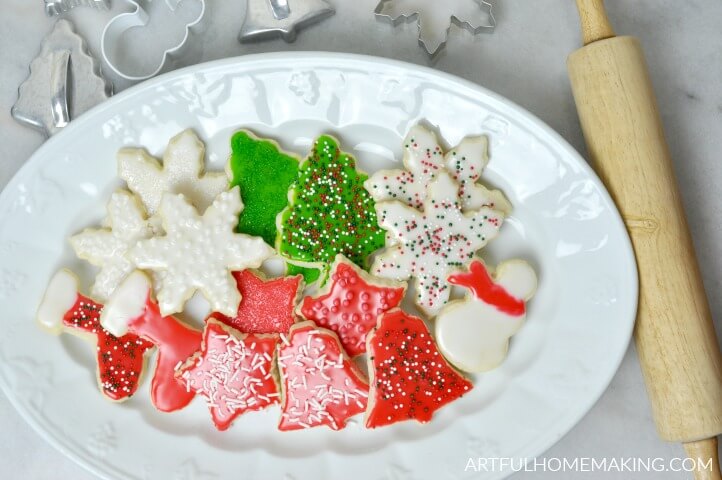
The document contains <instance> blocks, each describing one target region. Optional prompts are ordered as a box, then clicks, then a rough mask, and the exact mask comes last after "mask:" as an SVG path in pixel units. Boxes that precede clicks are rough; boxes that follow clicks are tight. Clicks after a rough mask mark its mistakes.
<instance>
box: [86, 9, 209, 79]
mask: <svg viewBox="0 0 722 480" xmlns="http://www.w3.org/2000/svg"><path fill="white" fill-rule="evenodd" d="M126 1H127V2H128V3H129V4H130V5H131V6H132V7H133V10H132V11H130V12H126V13H121V14H120V15H117V16H115V17H113V18H112V19H111V20H110V21H109V22H108V24H107V25H106V26H105V28H104V29H103V34H102V37H101V41H100V51H101V55H102V56H103V60H104V61H105V63H106V64H107V65H108V67H110V69H111V70H113V72H115V73H116V74H118V75H119V76H120V77H122V78H124V79H126V80H130V81H133V82H138V81H141V80H147V79H149V78H151V77H154V76H156V75H158V74H159V73H162V72H165V71H168V70H171V69H172V63H173V62H174V61H176V60H178V59H180V58H181V57H182V56H183V55H184V54H185V53H186V52H187V51H188V45H189V40H190V39H191V37H192V36H194V35H196V34H199V33H201V32H202V31H203V29H204V28H205V22H204V20H205V19H206V18H207V15H206V0H163V1H162V2H161V1H160V0H156V2H157V4H164V6H165V7H166V8H167V9H168V13H169V14H171V15H172V14H176V13H177V12H178V8H179V6H180V5H181V4H182V3H184V2H191V1H195V2H197V3H198V4H199V5H200V11H199V12H198V15H197V16H196V17H195V18H194V19H193V20H192V21H190V22H189V23H186V24H185V32H184V35H183V38H182V39H181V40H180V41H179V42H178V43H176V44H175V45H172V46H171V47H170V48H168V49H166V50H165V51H164V52H163V55H162V57H161V60H160V62H159V64H158V65H157V66H156V67H155V68H154V69H153V70H152V71H151V72H148V73H145V72H144V73H131V72H132V70H133V66H132V65H131V62H130V61H129V60H128V59H126V58H122V56H121V55H119V54H118V51H117V50H118V46H119V45H121V44H122V43H123V37H124V34H125V33H126V32H128V31H129V30H131V29H133V28H135V27H146V26H148V24H149V23H150V21H151V9H150V8H149V7H150V4H151V2H152V1H153V0H126ZM154 8H157V7H154Z"/></svg>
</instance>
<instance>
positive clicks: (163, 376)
mask: <svg viewBox="0 0 722 480" xmlns="http://www.w3.org/2000/svg"><path fill="white" fill-rule="evenodd" d="M100 322H101V324H102V325H103V327H104V328H106V329H107V330H108V331H109V332H111V333H112V334H113V335H125V334H126V333H127V332H130V333H133V334H135V335H139V336H141V337H143V338H144V339H146V340H148V341H150V342H152V343H153V344H154V345H155V346H157V347H158V356H157V360H156V366H155V373H154V374H153V381H152V383H151V400H152V401H153V405H155V407H156V408H157V409H158V410H160V411H161V412H173V411H175V410H180V409H181V408H184V407H185V406H187V405H188V404H189V403H190V402H191V400H193V397H194V396H195V392H194V391H189V390H187V389H186V388H185V387H184V386H183V385H181V384H180V383H179V382H178V381H176V379H175V369H176V367H178V366H179V365H180V364H181V363H182V362H184V361H186V360H187V359H188V357H190V356H192V355H193V354H194V353H195V352H196V351H198V350H199V349H200V348H201V339H202V335H201V332H200V331H198V330H195V329H193V328H191V327H189V326H188V325H185V324H184V323H182V322H181V321H180V320H178V319H176V318H175V317H167V316H166V317H164V316H163V315H161V313H160V310H159V308H158V304H157V303H155V301H154V300H153V297H152V289H151V283H150V279H149V278H148V277H147V276H146V275H145V274H144V273H142V272H140V271H135V272H133V273H131V274H130V275H129V276H128V278H126V279H125V281H124V282H123V283H122V284H121V285H120V286H119V287H118V288H117V290H116V291H115V293H113V295H112V296H111V298H110V300H109V301H108V303H107V305H106V306H105V309H104V310H103V313H102V315H101V316H100Z"/></svg>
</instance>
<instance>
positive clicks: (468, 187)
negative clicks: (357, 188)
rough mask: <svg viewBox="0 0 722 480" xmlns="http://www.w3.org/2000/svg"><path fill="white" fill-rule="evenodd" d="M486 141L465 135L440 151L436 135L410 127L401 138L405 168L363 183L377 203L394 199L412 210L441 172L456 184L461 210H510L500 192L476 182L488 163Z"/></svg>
mask: <svg viewBox="0 0 722 480" xmlns="http://www.w3.org/2000/svg"><path fill="white" fill-rule="evenodd" d="M488 152H489V140H488V139H487V137H486V136H485V135H479V136H473V137H466V138H464V139H463V140H462V141H461V143H460V144H459V145H458V146H456V147H454V148H452V149H451V150H450V151H449V152H447V153H444V151H443V149H442V148H441V145H439V141H438V140H437V138H436V135H435V134H434V133H433V132H432V131H431V130H428V129H427V128H424V127H422V126H421V125H416V126H414V127H412V128H411V130H410V131H409V133H408V135H407V136H406V139H405V140H404V157H403V163H404V167H405V170H381V171H378V172H376V173H375V174H373V175H372V176H371V178H369V179H368V180H366V182H365V183H364V186H365V187H366V189H367V190H368V191H369V193H371V196H372V197H374V200H376V201H377V202H384V201H390V200H397V201H400V202H403V203H405V204H407V205H408V206H410V207H414V208H416V209H419V210H421V209H423V208H424V201H425V200H426V194H427V191H428V188H429V184H430V183H431V182H432V181H434V179H436V176H437V175H438V174H439V173H440V172H443V171H446V172H448V173H449V174H450V175H451V176H452V178H453V179H454V180H455V181H457V182H458V183H459V192H458V194H459V203H460V204H461V208H462V210H464V211H465V212H468V211H473V210H478V209H480V208H482V207H489V208H493V209H495V210H499V211H501V212H503V213H504V214H505V215H509V214H510V213H511V210H512V207H511V204H510V203H509V201H508V200H507V199H506V197H504V194H503V193H501V192H500V191H498V190H490V189H488V188H486V187H485V186H484V185H481V184H480V183H477V182H478V181H479V179H480V178H481V174H482V172H483V171H484V168H486V165H487V164H488V163H489V153H488Z"/></svg>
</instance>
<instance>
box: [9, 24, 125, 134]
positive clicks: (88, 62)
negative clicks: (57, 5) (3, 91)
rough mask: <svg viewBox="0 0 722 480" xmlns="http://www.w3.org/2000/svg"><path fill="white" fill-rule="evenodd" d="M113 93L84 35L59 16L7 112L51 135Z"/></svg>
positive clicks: (21, 121)
mask: <svg viewBox="0 0 722 480" xmlns="http://www.w3.org/2000/svg"><path fill="white" fill-rule="evenodd" d="M112 93H113V87H112V85H111V84H110V83H108V82H107V81H106V80H105V79H104V78H103V76H102V74H101V72H100V65H99V64H98V62H97V61H96V60H95V58H93V57H92V56H91V54H90V52H89V51H88V48H87V46H86V44H85V40H83V37H81V36H80V35H78V34H77V33H75V30H74V29H73V25H72V24H71V23H70V22H69V21H68V20H62V19H61V20H58V21H57V22H56V23H55V27H54V28H53V30H52V31H51V32H50V33H49V34H48V35H47V36H46V37H45V38H44V39H43V42H42V44H41V46H40V53H39V54H38V56H37V57H35V59H34V60H33V61H32V63H31V64H30V75H29V76H28V78H27V79H25V81H24V82H23V83H22V84H21V85H20V87H19V88H18V100H17V102H15V105H13V108H12V110H11V111H10V113H11V114H12V116H13V118H15V120H17V121H18V122H20V123H22V124H24V125H28V126H30V127H33V128H37V129H38V130H40V131H42V132H43V133H44V134H45V135H46V136H50V135H53V134H54V133H56V132H57V131H58V130H60V129H61V128H63V127H65V126H66V125H67V124H68V122H70V120H71V119H73V118H75V117H77V116H78V115H80V114H81V113H83V112H85V111H87V110H89V109H90V108H92V107H94V106H95V105H97V104H99V103H101V102H103V101H105V100H106V99H107V98H108V97H110V96H111V95H112Z"/></svg>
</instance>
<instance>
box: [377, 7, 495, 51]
mask: <svg viewBox="0 0 722 480" xmlns="http://www.w3.org/2000/svg"><path fill="white" fill-rule="evenodd" d="M463 1H464V4H460V5H462V6H463V7H465V8H467V9H469V12H467V14H469V15H473V14H475V13H479V12H481V13H485V16H486V18H487V21H488V23H480V24H475V23H472V20H470V19H464V18H463V17H462V16H461V14H460V13H458V12H452V13H450V14H449V22H448V24H446V23H444V26H445V27H446V28H433V27H432V28H424V26H425V25H424V21H428V20H429V18H430V16H431V15H433V14H432V13H430V12H434V11H437V10H438V9H439V7H440V6H442V7H446V8H449V7H451V6H452V5H453V4H455V3H459V2H460V0H443V1H439V0H414V1H411V0H380V1H379V3H378V5H377V6H376V9H375V10H374V15H376V18H377V19H381V20H384V21H389V22H390V23H391V24H392V25H393V26H394V27H396V26H398V25H400V24H401V23H410V22H413V21H414V20H416V25H417V27H418V30H419V45H420V46H421V47H422V48H423V49H424V50H426V53H427V54H428V55H429V57H430V58H431V59H432V60H433V59H435V58H436V56H437V55H438V54H439V53H441V52H442V51H443V50H444V48H445V47H446V44H447V42H448V40H449V32H450V31H451V25H452V24H453V25H456V26H457V27H460V28H463V29H465V30H467V31H469V32H471V33H472V34H473V35H478V34H479V33H492V32H493V31H494V29H495V28H496V19H495V18H494V13H493V12H492V5H491V3H489V2H488V1H486V0H463ZM410 3H414V4H415V6H413V7H411V9H410V10H408V11H406V12H397V4H410ZM469 4H471V5H469ZM472 5H476V6H477V7H478V9H475V10H474V11H473V12H472V11H471V9H472V8H473V7H472ZM403 6H408V5H403ZM403 6H401V7H398V8H399V9H400V10H403ZM460 8H461V7H460ZM476 10H478V11H476ZM447 25H448V26H447Z"/></svg>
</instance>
